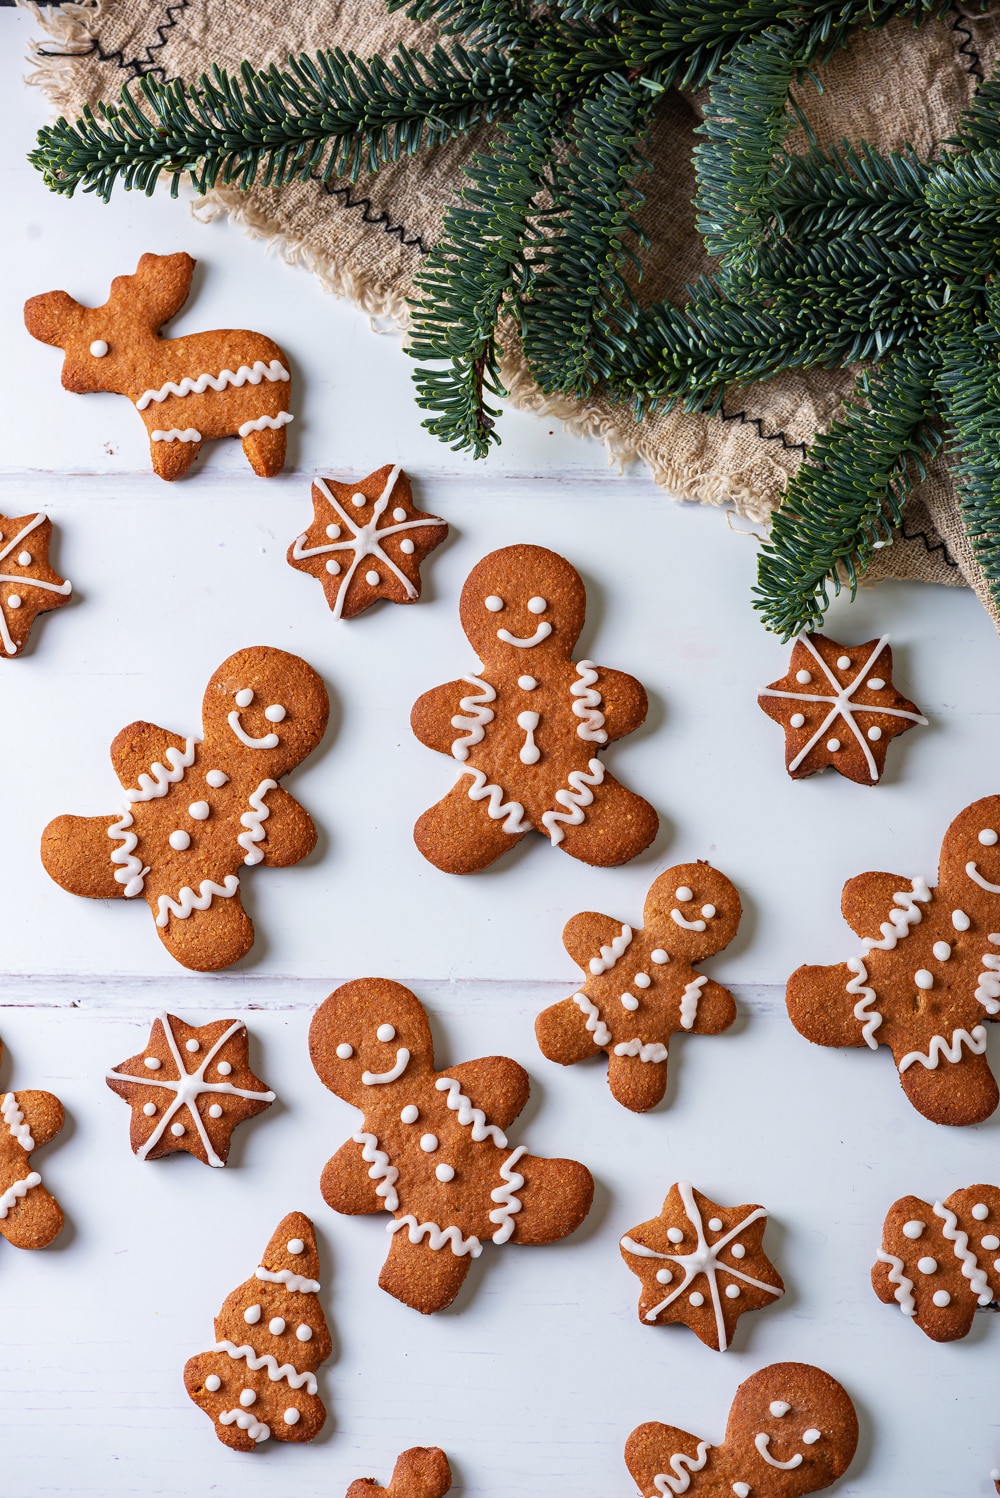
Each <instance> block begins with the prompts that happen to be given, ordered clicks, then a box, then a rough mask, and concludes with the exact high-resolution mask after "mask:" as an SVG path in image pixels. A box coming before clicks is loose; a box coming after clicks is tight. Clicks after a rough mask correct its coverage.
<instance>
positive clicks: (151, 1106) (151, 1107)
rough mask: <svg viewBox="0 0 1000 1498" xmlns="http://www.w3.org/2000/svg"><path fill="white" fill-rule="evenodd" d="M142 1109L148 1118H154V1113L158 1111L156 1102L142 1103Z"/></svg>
mask: <svg viewBox="0 0 1000 1498" xmlns="http://www.w3.org/2000/svg"><path fill="white" fill-rule="evenodd" d="M142 1111H143V1113H145V1115H146V1117H147V1118H152V1117H153V1114H154V1113H155V1112H156V1104H155V1103H143V1105H142Z"/></svg>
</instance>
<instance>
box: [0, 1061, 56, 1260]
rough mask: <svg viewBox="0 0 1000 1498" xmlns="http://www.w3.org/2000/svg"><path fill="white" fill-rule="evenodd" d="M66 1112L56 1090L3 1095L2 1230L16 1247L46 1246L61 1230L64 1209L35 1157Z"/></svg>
mask: <svg viewBox="0 0 1000 1498" xmlns="http://www.w3.org/2000/svg"><path fill="white" fill-rule="evenodd" d="M2 1056H3V1045H2V1044H0V1057H2ZM65 1116H66V1115H65V1113H64V1112H63V1105H62V1103H61V1102H60V1101H59V1099H58V1098H57V1097H55V1096H54V1095H53V1094H52V1093H51V1092H34V1091H32V1092H4V1093H0V1234H2V1235H3V1237H4V1238H6V1239H7V1242H8V1243H12V1244H13V1245H14V1247H15V1248H46V1247H47V1246H48V1244H50V1243H51V1242H52V1240H53V1238H55V1237H57V1236H58V1234H59V1233H60V1232H61V1231H62V1225H63V1214H62V1208H61V1207H60V1205H59V1203H58V1202H57V1201H56V1199H55V1197H54V1196H50V1195H49V1193H48V1192H47V1191H46V1189H45V1187H44V1186H43V1185H42V1178H41V1176H40V1175H39V1173H38V1171H37V1170H32V1169H31V1168H30V1164H31V1161H30V1156H31V1153H32V1151H33V1150H40V1149H41V1148H42V1146H43V1145H44V1144H48V1142H49V1140H50V1139H54V1138H55V1137H56V1135H57V1134H58V1133H59V1130H60V1129H61V1128H62V1126H63V1120H64V1118H65Z"/></svg>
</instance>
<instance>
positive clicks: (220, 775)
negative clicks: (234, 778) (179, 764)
mask: <svg viewBox="0 0 1000 1498" xmlns="http://www.w3.org/2000/svg"><path fill="white" fill-rule="evenodd" d="M205 780H206V782H207V783H208V784H209V785H210V786H211V787H212V789H213V791H218V790H221V789H222V787H223V786H224V785H226V784H227V782H228V780H229V776H228V775H227V774H226V772H225V770H209V772H208V774H207V775H206V776H205Z"/></svg>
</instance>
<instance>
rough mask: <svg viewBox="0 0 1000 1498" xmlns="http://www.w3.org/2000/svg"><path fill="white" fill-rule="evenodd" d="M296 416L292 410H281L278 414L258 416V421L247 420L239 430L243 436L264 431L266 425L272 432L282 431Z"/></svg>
mask: <svg viewBox="0 0 1000 1498" xmlns="http://www.w3.org/2000/svg"><path fill="white" fill-rule="evenodd" d="M294 420H295V417H294V416H293V415H292V413H291V411H279V412H278V414H277V416H258V417H257V420H256V421H245V422H244V423H243V425H242V426H241V427H238V428H237V430H238V432H239V434H240V436H241V437H249V435H250V433H251V432H262V431H264V429H265V427H266V428H267V429H268V431H271V432H280V430H281V428H282V427H286V426H287V425H288V423H289V422H290V421H294Z"/></svg>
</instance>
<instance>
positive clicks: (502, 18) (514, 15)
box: [386, 0, 536, 47]
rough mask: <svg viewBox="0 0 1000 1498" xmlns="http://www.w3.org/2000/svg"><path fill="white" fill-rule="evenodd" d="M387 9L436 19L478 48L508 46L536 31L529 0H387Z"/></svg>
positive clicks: (446, 30) (412, 17) (447, 31)
mask: <svg viewBox="0 0 1000 1498" xmlns="http://www.w3.org/2000/svg"><path fill="white" fill-rule="evenodd" d="M386 8H387V9H388V11H389V14H390V15H391V14H392V13H393V12H394V11H397V10H404V11H405V12H406V14H407V15H408V16H409V18H410V20H411V21H433V22H434V23H435V25H437V26H439V27H440V29H441V30H442V31H443V32H444V33H445V34H446V35H451V36H464V37H465V39H466V41H467V42H469V43H472V44H474V45H475V46H478V47H498V46H509V45H510V44H511V43H514V42H518V41H527V40H530V39H531V38H533V36H534V35H535V31H536V27H535V22H534V18H533V14H532V11H533V7H532V5H531V3H530V0H387V5H386Z"/></svg>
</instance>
